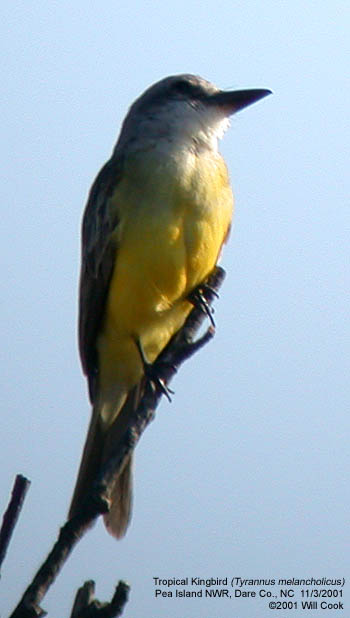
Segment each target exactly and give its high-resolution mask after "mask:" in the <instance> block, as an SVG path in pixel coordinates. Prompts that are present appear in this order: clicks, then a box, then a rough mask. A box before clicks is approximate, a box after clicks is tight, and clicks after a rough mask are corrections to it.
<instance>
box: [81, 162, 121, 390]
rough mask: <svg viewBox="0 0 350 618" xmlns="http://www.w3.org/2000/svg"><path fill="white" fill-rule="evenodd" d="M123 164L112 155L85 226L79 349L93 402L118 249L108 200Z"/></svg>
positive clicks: (90, 201)
mask: <svg viewBox="0 0 350 618" xmlns="http://www.w3.org/2000/svg"><path fill="white" fill-rule="evenodd" d="M121 171H122V161H121V159H120V157H117V156H115V155H114V156H113V157H112V158H111V159H110V160H109V161H108V162H107V163H106V164H105V165H104V167H103V168H102V169H101V171H100V173H99V174H98V176H97V178H96V180H95V182H94V184H93V185H92V188H91V191H90V195H89V199H88V203H87V206H86V209H85V212H84V217H83V223H82V256H81V272H80V297H79V350H80V357H81V362H82V365H83V369H84V372H85V374H86V375H87V377H88V381H89V393H90V398H91V400H92V401H93V399H94V393H95V384H96V377H97V374H98V359H97V352H96V338H97V335H98V332H99V329H100V327H101V321H102V319H103V314H104V309H105V304H106V299H107V295H108V289H109V283H110V280H111V276H112V273H113V267H114V263H115V258H116V250H117V247H116V246H115V243H114V242H113V241H112V238H111V234H112V232H113V231H114V230H115V228H116V226H117V225H118V218H117V215H116V214H115V209H114V212H112V209H111V208H109V198H110V197H111V195H112V194H113V192H114V189H115V187H116V185H117V183H118V182H119V180H120V177H121V173H122V172H121Z"/></svg>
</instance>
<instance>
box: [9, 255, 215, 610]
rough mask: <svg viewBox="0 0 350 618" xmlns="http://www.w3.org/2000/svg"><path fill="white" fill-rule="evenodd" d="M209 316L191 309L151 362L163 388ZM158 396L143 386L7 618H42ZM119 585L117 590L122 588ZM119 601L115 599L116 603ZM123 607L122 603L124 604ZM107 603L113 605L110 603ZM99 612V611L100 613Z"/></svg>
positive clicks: (209, 286) (211, 287)
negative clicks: (86, 490) (118, 436)
mask: <svg viewBox="0 0 350 618" xmlns="http://www.w3.org/2000/svg"><path fill="white" fill-rule="evenodd" d="M224 277H225V271H224V270H223V269H222V268H220V267H216V268H215V270H214V271H213V273H212V275H211V276H210V277H209V278H208V281H207V282H206V284H205V285H204V286H202V287H201V294H202V296H204V298H205V300H206V301H207V303H208V305H210V304H211V303H212V301H213V300H214V298H215V297H216V296H217V290H218V289H219V287H220V285H221V283H222V281H223V279H224ZM207 313H208V309H207V308H206V309H205V310H203V307H201V306H194V308H193V310H192V311H191V313H190V315H189V316H188V318H187V320H186V322H185V324H184V326H183V327H182V328H181V329H180V331H179V332H178V333H177V334H176V335H175V336H174V337H173V338H172V340H171V341H170V342H169V344H168V345H167V346H166V348H165V349H164V351H163V352H162V353H161V354H160V356H159V357H158V358H157V360H156V362H155V363H154V369H155V372H156V373H157V374H159V376H160V377H161V379H162V381H163V382H164V384H167V383H168V382H169V381H170V380H171V379H172V377H173V376H174V374H175V373H176V372H177V370H178V368H179V367H180V365H181V364H182V363H183V362H184V361H185V360H186V359H187V358H189V357H190V356H192V354H194V353H195V352H196V351H197V350H198V349H199V348H201V347H202V346H203V345H204V344H205V343H207V342H208V341H209V340H210V339H211V338H212V337H213V335H214V329H213V327H212V326H210V328H209V329H208V331H207V332H206V333H205V334H204V335H203V336H202V337H200V338H199V340H198V341H194V337H195V335H196V333H197V332H198V330H199V328H200V326H201V325H202V322H203V321H204V319H205V318H206V316H207ZM162 394H163V392H162V391H160V390H159V389H155V388H152V387H151V385H150V384H148V385H146V388H145V389H144V393H143V395H142V398H141V400H140V403H139V405H138V406H137V409H136V410H135V411H134V412H133V413H132V414H131V415H130V418H129V419H128V426H127V429H126V432H125V434H124V438H123V439H122V441H121V442H120V443H119V444H117V445H116V448H115V452H114V453H112V455H111V457H110V458H109V459H108V461H107V462H106V463H105V464H104V466H103V467H102V470H101V473H100V476H99V478H98V479H97V482H96V483H95V484H94V486H93V487H92V491H91V494H90V495H89V496H88V498H87V500H86V501H85V502H84V503H83V504H82V507H81V510H80V512H79V513H78V514H77V515H75V516H74V517H73V518H72V519H70V520H69V521H67V522H66V524H65V525H64V526H63V528H61V530H60V533H59V537H58V540H57V542H56V543H55V545H54V547H53V549H52V551H51V552H50V554H49V555H48V557H47V559H46V560H45V562H44V564H43V565H42V567H41V568H40V569H39V571H38V572H37V574H36V575H35V577H34V579H33V582H32V583H31V584H30V586H29V587H28V588H27V590H26V592H25V593H24V595H23V597H22V599H21V601H20V603H19V604H18V606H17V608H16V609H15V610H14V612H13V614H12V615H11V617H10V618H36V617H38V616H44V615H45V612H44V611H43V610H42V609H41V608H40V605H39V604H40V603H41V601H42V599H43V597H44V595H45V594H46V592H47V590H48V589H49V587H50V586H51V585H52V583H53V582H54V580H55V579H56V577H57V575H58V573H59V571H60V570H61V568H62V567H63V565H64V563H65V561H66V560H67V558H68V556H69V555H70V553H71V551H72V550H73V548H74V546H75V545H76V544H77V543H78V541H79V540H80V539H81V538H82V536H83V535H84V534H85V533H86V532H87V530H88V529H89V528H90V527H91V526H92V525H93V523H94V522H95V520H96V519H97V517H98V516H99V515H101V514H104V513H106V512H107V511H108V509H109V501H108V498H107V496H108V487H109V485H110V483H111V482H112V481H113V479H114V478H115V477H116V475H117V474H118V473H119V472H120V470H122V468H123V465H124V463H125V461H126V458H127V457H128V456H129V455H130V454H131V452H132V451H133V449H134V448H135V446H136V444H137V442H138V441H139V439H140V437H141V435H142V433H143V431H144V430H145V428H146V427H147V425H148V424H149V423H150V421H151V420H152V419H153V418H154V412H155V409H156V407H157V405H158V403H159V401H160V399H161V397H162ZM119 586H121V583H120V584H119ZM119 586H118V588H117V591H118V589H119ZM124 586H125V585H124ZM122 589H123V588H122ZM82 594H83V593H82ZM85 594H86V595H87V598H88V599H89V598H90V597H91V594H93V592H92V593H91V584H89V586H88V588H87V590H85ZM89 594H90V597H89ZM116 594H117V593H116ZM118 594H119V593H118ZM120 594H121V593H120ZM125 594H126V593H125ZM118 598H119V597H118V596H117V601H118ZM118 602H119V601H118ZM124 602H126V600H125V601H124ZM111 603H112V604H113V599H112V602H111ZM116 604H117V602H115V603H114V605H116ZM122 606H123V603H121V609H122ZM100 609H101V610H102V609H103V608H100ZM106 611H107V610H106ZM113 611H114V610H113ZM120 611H121V610H120ZM98 615H99V616H103V617H104V618H109V616H111V617H112V616H115V615H117V614H111V613H109V614H108V613H106V614H98Z"/></svg>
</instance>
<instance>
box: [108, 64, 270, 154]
mask: <svg viewBox="0 0 350 618" xmlns="http://www.w3.org/2000/svg"><path fill="white" fill-rule="evenodd" d="M270 93H271V91H270V90H262V89H260V90H235V91H223V90H219V88H217V87H216V86H214V84H211V83H210V82H208V81H206V80H205V79H203V78H202V77H199V76H196V75H189V74H183V75H173V76H171V77H166V78H165V79H162V80H161V81H159V82H157V83H155V84H153V85H152V86H151V87H150V88H148V89H147V90H146V91H145V92H144V93H143V94H142V95H141V96H140V97H139V98H138V99H136V101H135V102H134V103H133V105H132V106H131V107H130V109H129V112H128V114H127V116H126V118H125V120H124V123H123V126H122V130H121V134H120V137H119V140H118V144H117V147H116V148H117V149H120V148H123V147H124V146H126V145H128V146H129V145H130V146H131V144H134V146H135V148H136V149H138V146H139V147H140V144H141V143H142V142H144V141H146V142H148V143H149V142H150V141H157V140H161V139H166V140H167V141H178V140H181V141H188V140H190V141H191V140H192V141H193V140H194V141H195V142H200V143H203V144H206V145H209V146H211V147H213V146H214V147H215V144H216V143H217V139H218V138H220V137H222V135H223V133H224V131H225V129H226V128H227V127H228V125H229V121H228V118H229V116H231V115H232V114H234V113H235V112H238V111H239V110H241V109H243V108H244V107H247V106H248V105H251V104H252V103H255V102H256V101H258V100H259V99H261V98H263V97H265V96H267V95H268V94H270ZM137 144H138V146H137Z"/></svg>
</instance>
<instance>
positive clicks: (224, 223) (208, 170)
mask: <svg viewBox="0 0 350 618" xmlns="http://www.w3.org/2000/svg"><path fill="white" fill-rule="evenodd" d="M198 163H199V162H198V160H197V157H194V158H193V160H192V159H191V161H190V162H188V163H187V166H186V171H185V173H183V174H182V175H181V182H180V183H179V184H177V183H176V177H175V180H174V174H170V175H169V177H168V179H167V173H166V170H164V168H163V169H161V168H158V171H159V173H158V174H157V173H155V174H154V175H153V183H152V185H150V187H149V190H147V186H146V189H144V186H143V187H142V188H143V190H141V191H139V190H138V188H137V187H136V188H135V184H133V185H132V187H131V185H130V183H128V182H125V184H124V185H123V183H121V186H120V187H119V188H118V190H117V192H116V194H115V195H114V196H113V201H114V202H115V204H116V208H117V210H118V216H119V220H120V224H119V226H118V229H117V231H116V234H117V244H118V248H117V251H116V261H115V268H114V272H113V276H112V279H111V283H110V289H109V294H108V299H107V304H106V311H105V319H104V324H103V328H102V330H101V333H100V335H99V339H98V349H99V370H100V380H99V383H100V390H101V391H102V392H104V393H105V394H106V393H108V392H110V393H114V392H116V391H118V390H120V389H124V390H126V391H127V390H129V389H130V388H131V387H132V386H134V385H135V384H136V383H137V382H138V381H139V380H140V378H141V376H142V373H143V369H142V363H141V359H140V355H139V352H138V350H137V347H136V345H135V338H137V339H139V340H140V342H141V344H142V347H143V350H144V352H145V356H146V358H147V360H148V361H149V362H153V361H154V360H155V358H156V357H157V356H158V354H159V353H160V352H161V350H162V349H163V348H164V347H165V345H166V344H167V343H168V341H169V340H170V338H171V337H172V336H173V334H174V333H175V332H176V331H177V330H179V328H180V327H181V326H182V324H183V323H184V321H185V319H186V317H187V315H188V313H189V312H190V310H191V304H190V303H189V302H188V301H187V300H186V298H187V296H188V294H189V293H190V292H191V290H193V289H194V288H195V287H196V286H197V285H198V284H200V283H201V282H202V281H203V280H204V279H205V278H206V277H207V276H208V274H209V273H210V272H211V271H212V269H213V268H214V266H215V264H216V262H217V259H218V256H219V252H220V249H221V246H222V244H223V242H224V239H225V237H226V235H227V232H228V229H229V225H230V220H231V215H232V193H231V189H230V187H229V183H228V178H227V172H226V166H225V164H224V163H223V161H222V159H221V158H219V157H218V159H217V161H215V164H214V165H213V162H212V161H206V160H204V161H201V165H199V164H198ZM161 172H162V173H161ZM157 189H158V190H157Z"/></svg>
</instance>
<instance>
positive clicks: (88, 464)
mask: <svg viewBox="0 0 350 618" xmlns="http://www.w3.org/2000/svg"><path fill="white" fill-rule="evenodd" d="M105 437H106V433H105V431H103V429H102V426H101V420H100V415H99V414H98V413H97V411H96V410H93V413H92V418H91V422H90V426H89V430H88V434H87V438H86V442H85V446H84V451H83V455H82V458H81V462H80V467H79V472H78V478H77V481H76V485H75V489H74V493H73V498H72V502H71V505H70V509H69V514H68V517H73V516H74V515H76V514H77V513H78V512H79V511H80V509H81V506H82V504H83V502H84V501H85V499H86V498H87V496H88V494H89V492H90V491H91V487H92V484H93V482H94V481H95V480H96V477H97V475H98V473H99V470H100V466H101V462H102V456H103V448H104V442H105Z"/></svg>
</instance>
